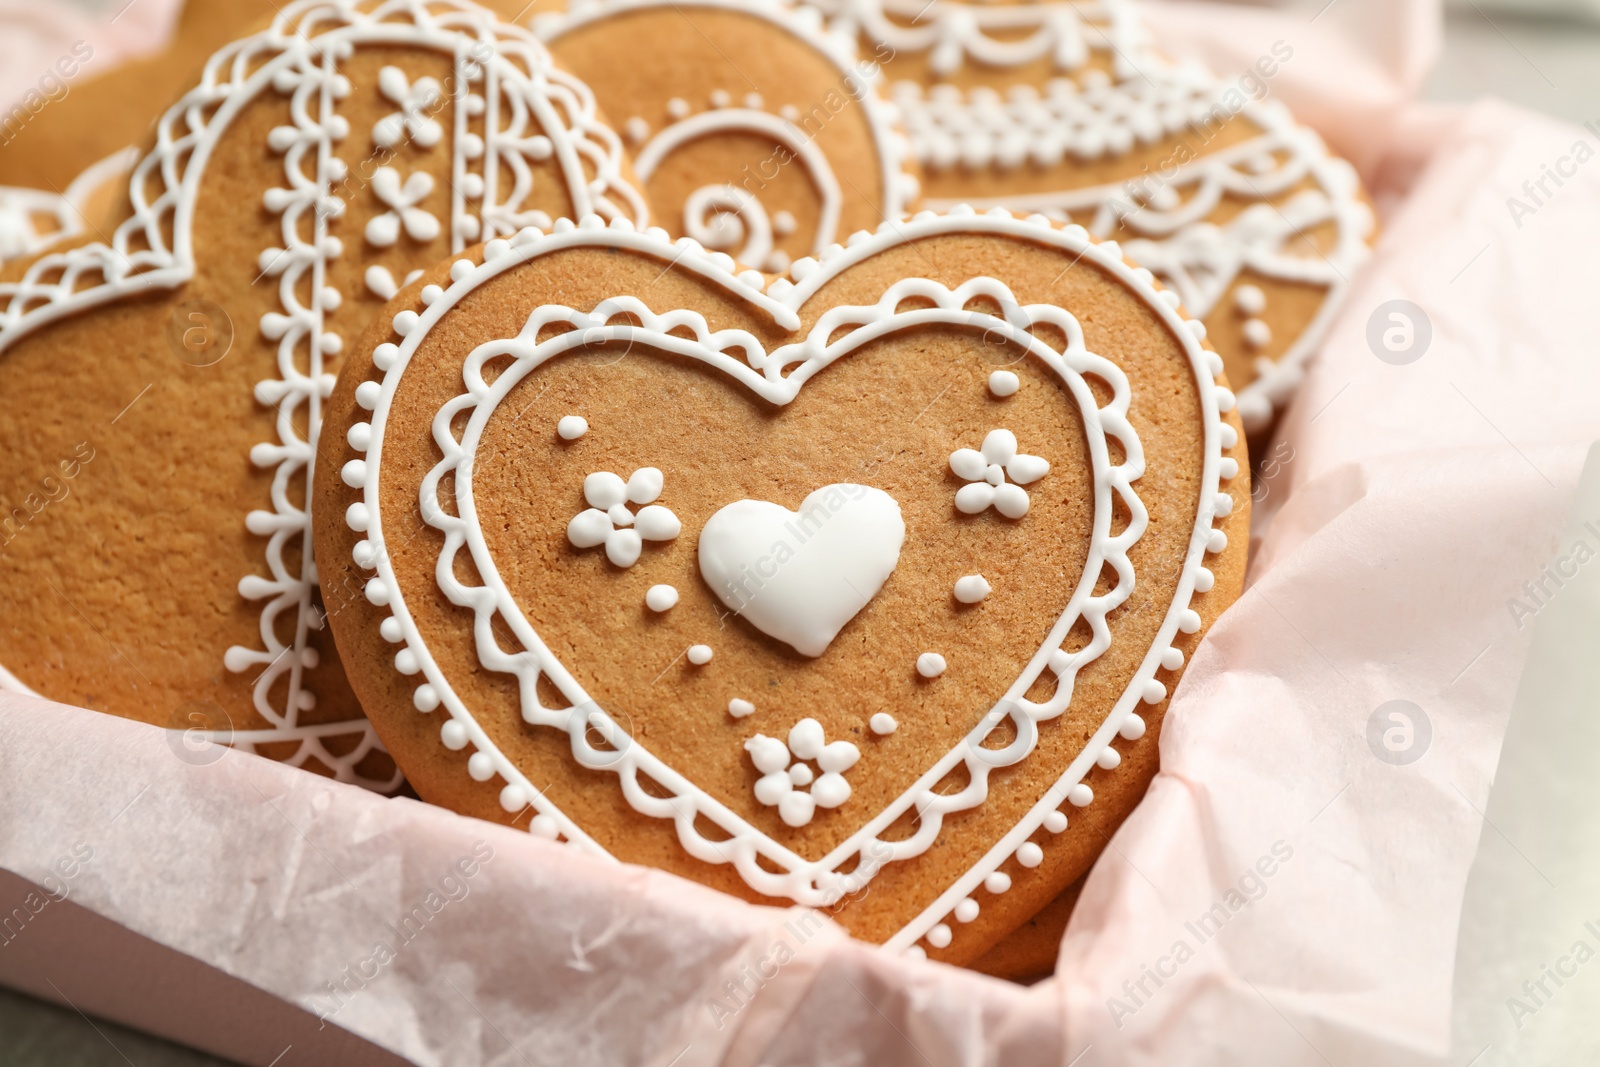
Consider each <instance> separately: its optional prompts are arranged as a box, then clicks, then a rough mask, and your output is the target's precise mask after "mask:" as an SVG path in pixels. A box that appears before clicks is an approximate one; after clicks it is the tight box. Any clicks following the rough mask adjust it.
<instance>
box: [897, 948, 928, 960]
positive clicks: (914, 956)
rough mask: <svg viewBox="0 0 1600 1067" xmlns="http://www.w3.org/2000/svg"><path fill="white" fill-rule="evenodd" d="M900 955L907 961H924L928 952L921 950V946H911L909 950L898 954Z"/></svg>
mask: <svg viewBox="0 0 1600 1067" xmlns="http://www.w3.org/2000/svg"><path fill="white" fill-rule="evenodd" d="M900 955H902V956H904V957H905V958H906V959H908V960H925V959H927V958H928V950H927V949H925V948H923V947H922V946H921V945H912V946H911V947H910V948H908V949H906V950H905V951H904V952H902V953H900Z"/></svg>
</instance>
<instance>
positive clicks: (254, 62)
mask: <svg viewBox="0 0 1600 1067" xmlns="http://www.w3.org/2000/svg"><path fill="white" fill-rule="evenodd" d="M381 44H394V45H409V46H412V47H428V48H434V49H437V50H439V51H443V52H446V53H457V54H461V55H469V56H470V55H471V54H472V51H473V48H474V45H475V44H476V45H477V47H478V51H480V52H482V53H483V56H484V58H483V60H482V62H481V65H482V66H483V67H484V68H486V69H488V70H490V71H491V72H493V74H494V77H495V78H496V79H497V83H498V85H499V86H500V87H501V92H500V93H499V94H497V95H498V97H500V98H503V99H504V100H508V101H510V103H508V104H507V106H509V107H512V109H513V112H514V113H522V114H526V113H527V112H529V111H532V112H533V113H536V114H539V115H540V117H541V118H549V119H550V120H552V121H553V122H556V123H557V125H558V126H559V127H560V128H562V129H564V130H565V131H566V134H567V136H566V137H565V138H562V139H561V140H562V141H563V142H564V144H562V145H557V146H556V150H557V153H558V155H559V157H560V158H561V160H562V162H563V164H564V165H573V164H580V163H582V164H587V167H588V170H587V172H585V171H583V170H582V169H574V170H571V171H569V172H568V175H569V178H568V182H569V189H568V191H569V193H570V194H571V196H572V198H573V200H574V202H575V203H576V204H577V205H578V207H579V211H578V213H579V214H583V213H587V212H590V211H594V212H598V213H600V214H601V215H604V216H607V217H620V216H624V215H626V216H627V217H629V218H631V219H640V220H642V219H644V218H645V217H646V208H645V205H644V201H643V198H642V197H641V196H640V194H639V193H638V192H637V190H634V189H633V188H631V187H630V186H629V185H628V184H627V182H626V181H624V180H623V178H622V145H621V141H620V139H619V138H618V137H617V135H616V134H615V133H613V132H612V131H611V130H610V129H609V128H607V127H606V126H605V125H604V124H603V123H601V122H600V120H599V118H598V116H597V114H596V109H595V104H594V97H593V94H591V93H590V92H589V89H588V87H587V86H585V85H583V83H581V82H579V81H578V80H577V79H575V78H572V77H571V76H569V75H567V74H565V73H563V72H561V71H559V70H556V69H554V68H553V67H552V65H551V62H550V58H549V54H548V53H547V52H546V51H545V49H544V46H543V45H541V44H540V43H539V42H538V40H537V39H536V38H534V37H533V36H532V35H531V34H530V33H528V32H527V31H526V30H522V29H519V28H517V27H514V26H509V25H506V24H503V23H499V22H496V21H495V20H494V18H493V16H492V15H491V14H490V13H489V12H487V11H485V10H484V9H483V8H480V7H478V6H477V5H475V4H472V3H469V2H466V0H385V2H384V3H382V4H379V5H377V6H375V7H370V8H365V9H364V8H363V7H362V6H360V0H295V2H293V3H290V4H287V5H285V6H284V7H283V8H282V10H281V11H280V12H279V13H278V15H277V17H275V18H274V19H273V22H272V25H271V27H269V28H268V29H266V30H264V31H262V32H260V33H257V34H255V35H253V36H250V37H246V38H243V39H241V40H239V41H235V42H233V43H232V44H230V45H228V46H227V47H225V48H223V49H222V50H220V51H218V52H217V53H216V54H215V55H213V56H212V57H211V58H210V60H208V61H207V63H206V66H205V71H204V74H203V75H202V77H201V82H200V84H199V85H198V86H196V87H195V88H194V89H192V90H190V91H189V92H188V93H186V94H185V95H184V97H183V99H181V100H179V101H178V102H177V103H176V104H174V105H173V106H172V107H171V108H169V109H168V110H167V112H166V113H165V114H164V115H163V116H162V117H161V119H160V121H159V122H158V123H157V124H156V128H155V137H156V143H155V147H154V148H152V149H151V150H150V151H149V152H147V153H146V154H145V155H144V157H143V158H142V159H140V160H139V162H138V164H137V165H136V166H135V167H134V168H133V173H132V175H131V177H130V180H129V187H128V190H129V196H130V199H131V200H132V204H133V213H132V215H131V216H130V217H129V218H128V219H127V220H126V221H124V222H123V223H122V224H121V225H119V226H118V227H117V229H116V232H115V233H114V234H113V235H112V239H111V241H110V243H109V244H108V243H106V242H104V241H96V242H92V243H89V244H85V245H82V246H80V247H78V248H74V249H71V250H68V251H65V252H62V253H58V254H52V255H47V256H44V257H42V258H41V259H40V260H39V261H37V262H36V263H34V264H33V265H32V266H30V268H29V269H28V271H27V274H26V275H25V276H24V277H23V278H22V279H21V280H20V281H16V282H9V283H5V284H0V303H3V310H0V351H3V350H4V349H5V347H6V346H8V345H10V344H11V343H12V342H14V341H15V340H16V338H18V337H21V336H23V335H25V334H27V333H29V332H31V331H33V330H35V329H38V328H39V327H40V326H42V325H44V324H45V323H47V322H52V321H54V320H56V319H59V318H61V317H62V316H64V315H68V314H71V313H74V312H76V311H79V310H82V309H84V308H88V307H95V306H98V305H100V304H105V303H108V302H110V301H113V300H116V299H118V298H120V297H123V296H126V295H128V294H132V293H141V292H147V291H149V290H152V289H173V288H176V287H177V286H179V285H182V284H183V283H184V282H186V281H188V280H189V279H191V278H192V277H193V276H194V270H195V259H194V211H195V202H196V199H197V197H198V193H199V187H200V183H201V179H202V178H203V176H204V174H205V170H206V166H207V163H208V162H209V160H210V157H211V153H212V151H213V150H214V149H215V148H216V145H217V143H218V141H219V140H220V139H221V137H222V135H223V134H224V133H225V132H226V131H227V130H228V128H229V127H230V126H231V125H232V123H233V120H234V119H235V118H236V117H237V116H238V115H239V113H240V112H241V111H242V110H244V108H246V107H247V106H248V105H249V104H250V103H251V102H252V101H253V100H255V99H256V98H257V97H259V96H260V95H261V94H262V93H263V92H266V91H267V90H268V89H270V88H274V82H275V79H276V78H277V77H278V76H279V74H280V73H283V74H284V75H285V76H286V77H292V76H295V72H298V71H303V70H304V69H305V68H306V66H307V65H308V64H310V63H312V58H311V57H312V56H313V55H314V54H315V53H318V52H321V51H327V50H330V49H331V50H337V51H341V52H347V51H348V50H349V49H351V48H353V47H354V46H357V45H381ZM530 72H531V73H530ZM459 91H464V90H461V89H458V92H459ZM521 139H522V134H521V133H519V132H518V131H516V129H515V128H514V127H513V128H512V130H511V132H510V133H508V135H507V136H506V137H504V138H502V137H499V136H498V135H494V134H491V137H490V139H489V140H490V142H491V143H490V144H489V146H488V149H489V151H490V152H491V153H492V154H491V155H490V157H489V158H494V159H498V160H499V161H500V162H501V163H502V164H504V165H506V166H507V167H509V168H510V169H512V170H513V171H514V172H515V173H516V175H517V177H516V181H515V183H514V186H513V188H512V189H511V190H509V191H508V192H505V193H504V194H497V193H496V192H495V190H494V189H493V188H492V183H493V182H494V180H495V179H496V178H497V177H498V175H497V174H496V171H497V169H498V168H486V169H487V170H488V171H489V177H487V178H485V192H484V193H483V197H484V202H483V204H482V206H481V210H480V211H479V212H478V215H479V217H480V218H481V220H482V222H483V231H482V233H480V234H479V235H478V237H477V238H470V239H468V238H465V235H463V239H464V240H465V242H466V243H471V241H472V240H476V239H480V238H488V237H492V236H495V235H496V234H511V233H515V232H516V231H517V230H518V229H519V228H521V227H523V226H526V225H529V224H530V223H532V222H536V221H539V220H537V219H533V218H528V217H523V215H522V208H521V199H522V198H524V197H525V196H526V194H527V192H528V190H529V189H530V188H531V185H532V176H531V171H530V170H529V169H528V166H527V164H526V162H525V161H523V162H522V165H521V167H520V168H518V167H517V166H516V161H517V156H518V155H519V154H520V151H521V148H520V146H519V142H520V141H521ZM502 141H504V142H506V143H500V142H502ZM579 174H582V175H583V177H582V178H579V177H578V175H579ZM496 197H497V198H496ZM457 247H465V244H462V245H458V246H457Z"/></svg>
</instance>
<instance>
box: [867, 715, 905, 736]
mask: <svg viewBox="0 0 1600 1067" xmlns="http://www.w3.org/2000/svg"><path fill="white" fill-rule="evenodd" d="M867 725H869V726H871V727H872V732H873V733H875V734H880V735H881V734H892V733H894V732H895V731H896V730H898V729H899V728H900V724H899V723H897V722H895V721H894V716H893V715H890V714H889V713H888V712H886V711H880V712H878V713H877V714H876V715H874V716H873V717H872V720H871V721H870V722H869V723H868V724H867Z"/></svg>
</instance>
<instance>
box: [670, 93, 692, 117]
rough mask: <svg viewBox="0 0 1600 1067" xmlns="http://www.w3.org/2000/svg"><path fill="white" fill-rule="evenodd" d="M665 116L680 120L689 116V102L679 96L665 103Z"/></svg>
mask: <svg viewBox="0 0 1600 1067" xmlns="http://www.w3.org/2000/svg"><path fill="white" fill-rule="evenodd" d="M667 114H668V115H671V116H672V117H673V118H675V119H681V118H683V117H684V116H685V115H687V114H689V101H687V100H685V99H683V98H682V97H681V96H675V97H673V98H672V99H671V100H668V101H667Z"/></svg>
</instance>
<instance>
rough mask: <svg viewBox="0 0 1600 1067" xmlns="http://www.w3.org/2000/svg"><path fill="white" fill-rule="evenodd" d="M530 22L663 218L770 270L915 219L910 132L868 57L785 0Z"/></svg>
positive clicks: (613, 7) (623, 9)
mask: <svg viewBox="0 0 1600 1067" xmlns="http://www.w3.org/2000/svg"><path fill="white" fill-rule="evenodd" d="M533 26H534V28H535V30H536V31H537V32H538V33H539V35H540V36H541V37H542V38H543V39H544V40H545V42H546V43H547V44H548V45H549V47H550V50H551V52H552V53H553V54H554V55H555V57H556V60H557V61H558V62H559V63H561V64H562V65H563V66H564V67H566V68H568V69H569V70H571V71H572V72H573V73H575V74H577V75H578V76H579V77H580V78H583V79H584V80H585V81H586V82H587V83H588V84H589V85H590V87H591V88H592V89H593V90H594V92H595V96H596V98H597V99H598V100H599V102H600V106H601V108H602V109H603V110H604V111H605V112H606V114H608V115H610V116H611V118H612V120H613V121H614V122H616V123H618V124H619V126H618V128H619V129H620V130H621V131H622V132H623V134H624V135H625V136H626V138H627V140H628V146H629V149H630V150H631V151H632V153H633V157H634V167H635V170H636V172H637V174H638V177H639V180H640V182H641V183H642V184H643V188H644V191H645V193H646V195H647V196H648V197H649V199H650V205H651V209H652V210H651V215H652V217H653V218H654V220H655V221H656V223H657V224H658V225H660V226H662V227H664V228H666V229H667V230H668V231H669V232H671V233H673V234H674V235H675V236H676V235H679V234H686V235H688V236H690V237H693V238H694V239H695V240H697V241H699V242H700V243H701V245H703V246H704V247H706V248H710V249H714V250H717V251H723V252H727V253H728V254H730V255H732V256H734V257H735V258H737V259H738V260H739V261H740V262H742V263H747V264H750V265H751V266H754V267H758V268H760V269H762V270H768V271H782V270H784V269H786V268H787V267H788V265H789V262H790V261H791V260H792V259H798V258H800V257H802V256H814V255H818V254H820V253H821V252H822V251H823V250H824V249H826V248H827V247H828V246H829V245H831V244H834V243H835V242H837V241H839V240H840V239H842V238H843V236H844V235H845V234H848V233H853V232H855V231H856V230H859V229H862V228H871V227H874V226H877V225H878V224H879V223H880V222H883V221H884V220H886V219H899V218H901V217H903V215H904V214H905V211H906V209H907V207H908V206H909V205H910V204H911V202H912V201H913V200H915V199H916V195H917V182H916V178H915V177H914V176H913V175H911V174H909V173H905V172H904V171H903V166H902V160H903V157H904V156H905V144H904V137H903V136H902V135H900V134H899V133H896V132H895V131H894V129H893V127H892V121H891V113H890V109H889V108H887V107H886V106H885V105H884V103H883V102H882V101H880V100H879V99H878V97H877V93H876V91H875V89H874V85H875V83H876V82H877V81H878V78H879V71H878V63H879V60H880V58H881V57H880V56H878V55H877V54H875V53H873V52H870V51H869V52H866V53H864V54H860V55H858V54H856V52H855V48H854V39H853V37H852V36H851V35H849V34H840V33H837V32H832V31H830V30H829V29H828V28H827V27H826V26H824V25H823V23H822V19H821V18H820V17H819V16H818V14H817V12H816V11H815V10H814V9H810V8H799V9H796V8H794V7H792V6H791V5H789V4H787V3H781V2H778V0H755V2H751V0H692V2H678V0H573V2H572V3H571V4H569V5H568V7H567V9H566V10H565V11H563V12H545V13H542V14H539V15H537V16H535V17H534V19H533Z"/></svg>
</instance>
